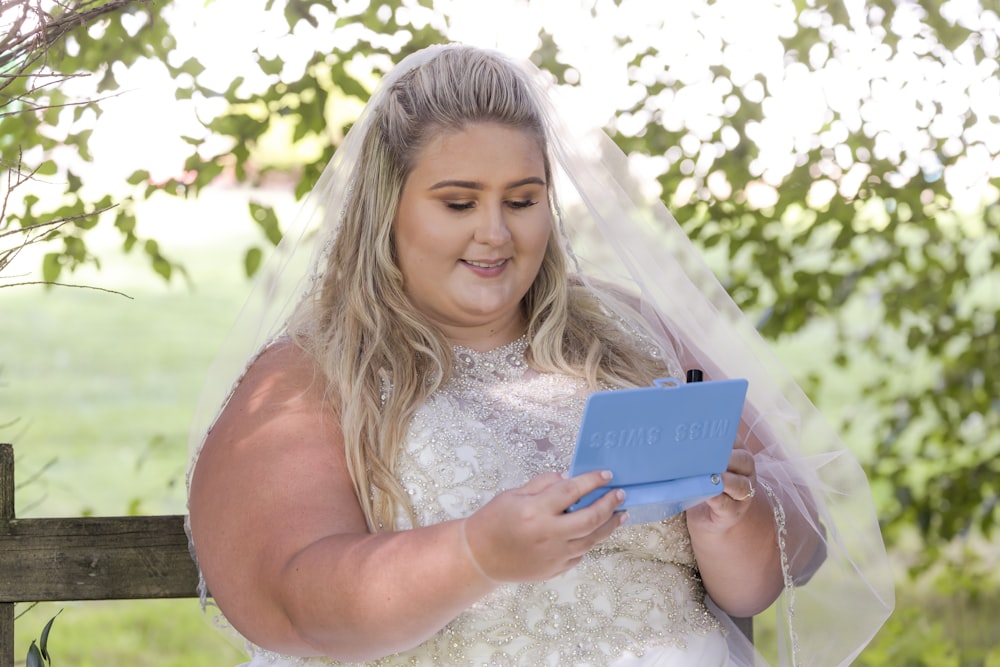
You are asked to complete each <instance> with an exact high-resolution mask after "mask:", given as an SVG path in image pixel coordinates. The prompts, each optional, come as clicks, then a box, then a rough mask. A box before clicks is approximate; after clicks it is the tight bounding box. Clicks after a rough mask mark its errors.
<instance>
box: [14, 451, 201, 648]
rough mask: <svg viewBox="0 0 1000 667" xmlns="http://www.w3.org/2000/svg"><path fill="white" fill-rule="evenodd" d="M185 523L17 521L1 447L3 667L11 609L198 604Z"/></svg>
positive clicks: (178, 519)
mask: <svg viewBox="0 0 1000 667" xmlns="http://www.w3.org/2000/svg"><path fill="white" fill-rule="evenodd" d="M197 587H198V572H197V569H196V568H195V565H194V562H193V561H192V560H191V555H190V553H189V552H188V542H187V536H186V535H185V533H184V517H183V516H180V515H176V516H124V517H80V518H65V519H18V518H17V516H15V513H14V449H13V447H11V445H8V444H0V667H14V604H15V603H17V602H48V601H63V600H132V599H152V598H157V599H158V598H188V597H196V596H197V595H198V593H197Z"/></svg>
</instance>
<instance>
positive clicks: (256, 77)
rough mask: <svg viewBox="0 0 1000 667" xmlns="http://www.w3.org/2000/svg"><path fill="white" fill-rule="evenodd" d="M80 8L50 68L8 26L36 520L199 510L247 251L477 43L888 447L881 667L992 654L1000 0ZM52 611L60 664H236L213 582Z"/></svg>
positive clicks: (24, 11) (9, 294) (12, 161)
mask: <svg viewBox="0 0 1000 667" xmlns="http://www.w3.org/2000/svg"><path fill="white" fill-rule="evenodd" d="M42 4H45V3H42ZM36 6H41V5H37V3H33V2H27V1H24V2H20V1H17V0H15V2H13V3H10V4H9V6H8V5H4V8H3V10H2V11H0V35H3V34H8V35H22V34H29V32H30V30H32V29H34V30H36V33H37V31H38V30H40V26H43V25H44V20H43V18H42V16H41V15H35V14H32V11H33V9H32V8H33V7H36ZM85 8H86V9H88V10H94V12H95V13H93V14H89V15H87V17H86V20H84V17H77V18H78V19H79V20H78V21H76V22H73V21H69V22H65V23H66V24H68V25H70V26H71V27H72V29H71V30H69V31H67V32H58V34H57V31H55V30H54V29H49V30H48V31H47V32H46V33H45V34H46V35H47V37H46V39H51V42H44V40H43V42H41V44H42V45H43V46H46V47H47V48H48V50H47V52H46V57H45V58H43V59H35V60H33V59H32V56H31V53H32V52H31V51H30V49H29V50H24V49H22V50H20V51H18V50H17V48H19V47H17V45H18V44H24V43H27V42H26V41H24V40H21V41H18V40H6V41H3V40H0V42H2V43H3V46H2V47H0V76H3V77H4V78H0V82H2V83H3V88H0V105H2V106H0V153H2V160H3V162H2V164H0V167H2V168H3V171H4V178H3V179H2V183H0V190H2V194H3V202H4V204H3V211H2V212H3V215H2V220H0V287H2V288H3V289H0V440H2V441H8V442H13V443H14V445H15V454H16V470H17V477H18V480H19V488H18V490H17V512H18V514H19V516H23V517H30V516H60V515H77V514H98V515H114V514H156V513H178V512H183V511H184V474H185V470H186V467H187V463H188V444H187V430H188V424H189V422H190V420H191V416H192V412H193V409H194V404H195V402H196V400H197V395H198V391H199V387H200V385H201V382H202V380H203V378H204V375H205V372H206V369H207V367H208V364H209V362H210V360H211V358H212V357H213V355H214V354H215V352H216V351H217V350H218V348H219V346H220V345H221V344H222V340H223V338H224V336H225V334H226V332H227V329H228V327H229V326H230V324H231V322H232V321H233V319H234V317H235V315H236V313H237V312H238V311H239V308H240V306H241V305H242V301H243V299H244V297H245V294H246V292H247V289H248V284H249V283H248V275H252V274H254V273H255V272H256V270H257V269H258V267H259V266H260V264H261V261H262V260H264V259H265V258H266V257H267V255H268V254H269V252H270V249H271V248H272V247H273V245H274V243H275V242H276V241H277V240H278V239H279V238H280V234H281V231H280V230H281V229H282V228H283V227H284V225H285V224H286V223H287V222H288V221H289V220H290V219H291V217H292V216H293V215H294V211H295V202H296V198H297V196H300V195H301V194H302V193H303V192H305V191H307V190H308V188H309V187H310V186H311V184H312V183H313V182H314V181H315V178H316V177H317V175H318V172H319V170H320V169H321V168H322V166H323V165H324V164H325V162H326V161H327V159H328V158H329V155H330V154H331V152H332V150H333V149H334V148H335V146H336V144H337V142H338V141H339V139H340V137H341V136H342V134H343V131H344V128H345V127H346V126H347V125H349V123H350V121H351V120H352V119H353V118H354V115H355V114H356V113H357V110H358V109H359V108H360V106H361V105H362V103H363V101H364V100H365V99H366V98H367V95H368V92H369V91H370V90H371V87H372V85H373V84H374V82H375V81H376V80H377V78H378V76H379V75H380V74H381V73H382V72H384V71H385V70H387V69H388V68H389V67H390V66H391V64H392V63H393V62H396V61H398V60H399V59H400V58H401V57H402V56H403V55H405V54H406V53H408V52H410V51H413V50H416V49H418V48H421V47H422V46H424V45H426V44H430V43H437V42H442V41H447V40H448V39H460V40H462V41H468V42H473V43H479V44H482V45H485V46H499V47H501V48H503V49H504V50H505V51H508V52H512V53H514V54H516V55H524V56H527V57H531V58H532V59H533V60H535V61H536V62H537V63H539V64H540V65H542V66H543V67H545V68H546V69H548V70H549V71H551V72H553V73H554V74H555V75H556V77H557V79H558V81H559V82H560V83H561V84H562V85H564V86H565V87H567V88H568V89H569V90H570V92H571V93H575V94H578V95H579V97H573V98H571V99H575V100H578V101H579V104H577V105H576V106H578V107H579V109H574V111H577V112H578V113H580V115H581V117H582V120H583V121H586V122H588V123H591V124H599V125H604V126H605V127H607V128H608V130H609V132H611V133H612V135H613V136H614V137H615V139H616V141H618V143H619V144H620V145H621V146H622V147H623V148H624V149H625V150H626V151H628V152H630V153H631V154H632V156H633V160H634V163H635V165H636V168H637V169H640V170H642V171H643V172H644V173H645V174H648V175H649V182H650V183H651V185H653V186H654V188H653V189H654V190H655V192H652V194H654V195H659V196H662V197H663V198H664V200H665V201H666V202H667V203H668V205H669V206H670V207H671V210H672V211H673V212H674V213H675V215H676V217H677V218H678V220H680V221H681V223H682V224H683V225H684V227H685V229H686V230H687V231H688V233H689V234H690V236H691V237H692V239H693V240H694V241H695V242H696V243H697V244H698V245H699V246H701V247H702V248H703V249H704V251H705V253H706V257H707V259H708V260H709V262H710V264H711V265H712V267H713V269H714V270H715V271H716V272H717V274H718V275H719V277H720V279H721V280H722V281H723V283H724V284H725V286H726V287H727V289H729V291H730V293H731V294H732V295H733V297H734V299H735V300H736V301H737V302H738V303H739V304H740V306H741V307H742V308H743V309H744V310H745V311H746V312H747V313H749V314H750V315H751V316H752V317H754V318H755V319H756V321H757V322H758V324H759V328H760V330H761V331H762V333H763V334H764V335H765V337H767V338H768V339H769V340H771V341H772V342H773V344H774V347H775V350H776V351H777V353H778V355H779V356H780V357H781V358H782V360H783V361H784V362H785V363H786V364H787V366H788V368H789V369H790V371H791V372H792V374H793V375H794V376H795V377H796V379H798V380H799V382H800V383H801V384H802V385H803V387H804V388H805V389H806V390H807V392H808V393H809V395H810V397H811V398H812V399H813V400H814V402H816V403H817V405H818V406H819V407H820V409H821V410H822V411H823V413H824V414H825V415H826V416H827V418H828V419H829V420H830V421H831V422H832V423H834V424H835V425H836V426H837V427H838V428H839V429H840V431H841V432H842V433H843V435H844V439H845V442H847V443H848V445H849V446H850V447H851V448H852V449H853V450H854V451H855V452H856V453H857V455H858V457H859V458H860V459H861V461H862V463H863V464H864V465H865V467H866V469H867V471H868V472H869V476H870V478H871V480H872V486H873V492H874V497H875V501H876V506H877V509H878V512H879V516H880V520H881V522H882V526H883V532H884V535H885V537H886V540H887V543H888V544H889V546H890V551H891V554H892V557H893V561H894V564H895V566H896V576H897V596H898V599H897V608H896V612H895V613H894V614H893V616H892V617H891V618H890V620H889V622H888V623H887V624H886V625H885V627H884V628H883V629H882V631H881V632H880V633H879V635H878V636H877V637H876V638H875V640H874V641H873V643H872V644H871V646H870V647H869V648H868V649H867V650H866V651H865V652H864V653H863V654H862V656H861V658H860V659H859V662H858V664H866V665H1000V648H998V647H997V645H996V639H995V638H994V635H995V633H996V628H997V622H996V619H997V618H998V617H1000V594H998V590H1000V589H998V586H1000V584H998V581H997V576H996V572H997V571H998V568H997V557H998V553H1000V551H998V549H997V548H996V547H995V546H994V545H993V544H992V542H991V537H992V534H993V531H994V530H995V524H996V520H997V509H996V505H997V498H998V493H1000V458H998V456H997V455H998V454H1000V417H998V414H1000V405H998V399H997V396H998V390H1000V380H998V379H997V378H998V377H1000V374H997V373H995V371H996V370H997V368H998V366H1000V335H998V331H997V326H996V324H997V313H998V311H1000V269H998V268H997V265H998V259H1000V206H998V204H997V200H998V194H997V193H998V183H1000V159H998V156H1000V102H998V100H1000V83H998V80H1000V78H998V66H997V59H998V55H1000V50H998V37H997V35H998V26H1000V19H998V17H997V11H998V7H997V6H996V3H995V1H991V0H980V1H975V0H973V1H970V2H954V1H952V2H934V1H931V0H921V1H916V0H913V1H909V0H902V1H899V2H892V1H888V0H887V1H879V2H869V3H865V4H864V5H861V4H852V3H840V2H832V3H825V4H823V5H822V6H817V5H814V4H813V3H810V2H798V1H796V2H779V1H775V2H763V1H759V0H746V1H744V2H737V1H730V2H708V1H705V2H691V3H660V2H652V1H648V2H647V1H643V0H621V1H620V2H597V1H589V0H565V1H563V0H558V1H550V2H544V1H541V2H540V1H534V0H532V1H530V2H526V1H523V0H514V1H512V2H497V3H476V2H458V1H456V2H446V1H444V0H441V1H438V2H429V1H426V2H417V1H415V0H414V1H412V2H404V1H402V0H396V1H395V2H388V3H366V2H333V1H330V0H327V1H321V0H316V1H312V0H289V1H288V2H284V3H274V2H273V1H268V0H260V1H256V0H253V1H251V0H241V1H240V2H239V3H234V2H232V1H228V0H214V1H213V0H209V1H208V2H202V1H201V0H198V1H194V2H192V1H176V2H172V3H160V2H156V3H154V2H141V1H140V2H124V1H115V0H109V1H98V2H91V3H85ZM47 9H48V10H49V11H50V18H52V17H58V16H60V12H71V11H74V10H72V9H59V7H57V6H56V4H55V3H49V5H47ZM77 9H80V8H77ZM18 17H24V18H25V20H24V21H21V22H20V23H19V22H18V20H17V19H18ZM32 21H34V23H32ZM81 23H82V27H81V26H80V25H79V24H81ZM33 26H34V27H33ZM73 26H75V27H73ZM18 31H20V32H18ZM38 44H39V43H36V48H42V47H41V46H38ZM88 73H89V74H90V76H87V77H83V78H66V77H70V76H73V75H78V74H88ZM23 74H32V75H33V77H34V78H32V76H23ZM35 169H37V171H36V172H34V177H33V178H22V177H23V176H25V175H26V174H28V173H30V172H32V170H35ZM109 206H110V207H112V208H109V209H108V210H106V211H104V212H103V213H101V212H100V211H101V210H102V209H104V208H106V207H109ZM25 241H30V243H28V244H27V245H24V246H23V247H22V244H23V243H24V242H25ZM11 250H15V251H17V252H16V253H10V252H9V251H11ZM35 281H49V282H61V283H71V284H75V285H86V286H91V287H98V288H104V289H108V290H115V291H117V292H122V293H125V294H127V295H128V296H127V297H126V296H122V295H119V294H114V293H110V292H105V291H98V290H94V289H77V288H73V287H52V286H48V287H46V286H41V285H34V284H31V285H28V284H18V283H31V282H35ZM60 608H65V611H63V612H62V614H61V615H60V616H59V618H58V620H57V621H56V622H55V626H54V628H53V631H52V635H51V636H50V640H49V646H50V650H51V651H52V653H53V654H54V656H55V658H56V661H58V662H61V664H74V665H109V664H112V665H118V664H134V665H204V664H213V665H218V664H223V665H225V664H236V663H237V662H239V661H240V655H241V653H240V651H239V649H238V647H235V646H234V645H232V644H231V643H229V642H228V641H227V640H226V639H224V638H223V636H222V634H221V633H220V632H219V631H217V630H216V629H214V628H213V627H211V622H210V620H209V618H208V617H206V616H205V615H203V614H202V612H201V611H200V609H199V607H198V604H197V602H196V601H193V600H191V601H183V600H181V601H150V602H121V603H88V604H58V605H54V604H41V605H38V606H37V607H30V606H29V605H19V607H18V611H19V613H20V612H23V614H24V615H23V616H22V617H21V618H19V620H18V621H17V624H16V633H17V647H16V654H17V655H18V656H19V657H20V656H23V655H24V654H25V652H26V651H27V646H28V644H29V643H30V641H31V640H32V639H34V638H37V637H38V635H39V633H40V632H41V628H42V627H43V626H44V624H45V622H46V621H47V620H48V619H49V618H51V617H52V616H53V615H54V614H55V612H56V611H58V610H59V609H60Z"/></svg>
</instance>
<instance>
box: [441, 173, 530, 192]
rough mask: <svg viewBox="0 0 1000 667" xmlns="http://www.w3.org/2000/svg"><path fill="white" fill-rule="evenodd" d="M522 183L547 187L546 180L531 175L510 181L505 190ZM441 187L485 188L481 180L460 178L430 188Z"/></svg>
mask: <svg viewBox="0 0 1000 667" xmlns="http://www.w3.org/2000/svg"><path fill="white" fill-rule="evenodd" d="M522 185H541V186H542V187H545V180H544V179H541V178H539V177H537V176H529V177H528V178H522V179H521V180H519V181H514V182H513V183H508V184H507V186H506V187H505V188H504V189H505V190H513V189H514V188H519V187H521V186H522ZM441 188H465V189H467V190H485V189H486V186H484V185H483V184H482V183H480V182H479V181H460V180H446V181H440V182H438V183H435V184H434V185H432V186H431V187H429V188H428V190H440V189H441Z"/></svg>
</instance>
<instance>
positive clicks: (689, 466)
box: [569, 378, 747, 523]
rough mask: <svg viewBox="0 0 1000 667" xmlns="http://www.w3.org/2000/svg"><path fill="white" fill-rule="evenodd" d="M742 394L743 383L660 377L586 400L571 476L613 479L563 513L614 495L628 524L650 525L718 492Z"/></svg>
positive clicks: (727, 459)
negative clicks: (621, 498) (618, 493)
mask: <svg viewBox="0 0 1000 667" xmlns="http://www.w3.org/2000/svg"><path fill="white" fill-rule="evenodd" d="M746 393H747V381H746V380H744V379H733V380H714V381H709V382H696V383H688V384H682V383H681V382H679V381H678V380H675V379H673V378H664V379H660V380H656V381H655V382H654V386H651V387H642V388H638V389H619V390H614V391H601V392H596V393H594V394H591V395H590V397H589V398H588V399H587V404H586V407H585V408H584V411H583V420H582V423H581V426H580V433H579V435H578V436H577V442H576V449H575V451H574V453H573V463H572V465H571V466H570V475H571V476H575V475H579V474H582V473H585V472H589V471H591V470H610V471H611V472H612V473H613V474H614V476H613V478H612V479H611V481H610V482H609V483H608V485H607V486H604V487H601V488H600V489H597V490H596V491H593V492H591V493H589V494H587V495H585V496H584V497H583V498H581V499H580V500H579V501H578V502H576V503H575V504H573V505H572V506H571V507H570V508H569V511H573V510H577V509H580V508H582V507H587V506H588V505H590V504H591V503H592V502H594V501H595V500H597V499H598V498H600V497H601V496H603V495H604V494H605V493H607V492H608V491H609V490H611V489H619V488H620V489H624V490H625V502H624V503H623V504H622V506H621V509H622V510H627V511H628V513H629V519H628V523H648V522H650V521H661V520H663V519H666V518H667V517H670V516H672V515H674V514H677V513H679V512H683V511H685V510H687V509H688V508H690V507H694V506H695V505H697V504H698V503H701V502H703V501H705V500H707V499H708V498H711V497H712V496H716V495H719V494H720V493H722V473H723V472H724V471H725V470H726V467H727V466H728V465H729V456H730V454H731V453H732V450H733V444H734V443H735V441H736V429H737V427H738V426H739V423H740V416H741V415H742V413H743V403H744V401H745V400H746Z"/></svg>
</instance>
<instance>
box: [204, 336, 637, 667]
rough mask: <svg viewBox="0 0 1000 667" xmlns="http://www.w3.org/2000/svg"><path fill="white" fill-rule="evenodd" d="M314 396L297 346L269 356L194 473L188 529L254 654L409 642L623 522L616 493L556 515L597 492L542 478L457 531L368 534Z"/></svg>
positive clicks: (319, 395) (394, 646) (320, 389)
mask: <svg viewBox="0 0 1000 667" xmlns="http://www.w3.org/2000/svg"><path fill="white" fill-rule="evenodd" d="M325 389H326V383H325V380H324V378H323V376H322V373H321V372H320V371H319V370H318V369H317V368H316V367H315V366H314V365H313V363H312V361H311V360H310V359H309V358H308V356H307V355H306V354H305V353H303V352H302V351H301V350H299V349H298V348H297V347H295V346H294V345H292V344H291V343H282V344H279V345H276V346H274V347H273V348H271V349H269V350H267V351H266V352H264V353H263V354H262V355H261V356H260V358H259V359H258V360H257V361H256V362H254V364H253V365H252V367H251V368H250V370H249V371H248V372H247V375H246V376H245V377H244V379H243V380H242V381H241V382H240V385H239V387H238V388H237V389H236V391H235V393H234V394H233V396H232V398H231V399H230V401H229V403H228V405H227V406H226V408H225V410H224V411H223V413H222V415H221V416H220V418H219V420H218V421H217V423H216V424H215V426H214V427H213V429H212V431H211V433H210V434H209V436H208V438H207V440H206V443H205V446H204V448H203V450H202V452H201V455H200V457H199V460H198V463H197V466H196V468H195V471H194V474H193V477H192V481H191V495H190V513H191V528H192V533H193V538H194V544H195V547H196V551H197V554H198V559H199V563H200V565H201V567H202V570H203V572H204V575H205V579H206V582H207V583H208V587H209V589H210V590H211V592H212V596H213V597H214V598H215V600H216V602H217V603H218V604H219V607H220V609H221V610H222V611H223V613H224V614H225V615H226V617H227V619H228V620H229V621H230V622H231V623H232V624H233V626H234V627H235V628H236V629H237V630H239V631H240V633H241V634H243V635H244V636H245V637H247V638H248V639H249V640H251V641H252V642H254V643H256V644H258V645H260V646H263V647H265V648H267V649H269V650H273V651H279V652H284V653H290V654H296V655H328V656H331V657H334V658H339V659H345V660H365V659H372V658H376V657H380V656H383V655H387V654H389V653H393V652H396V651H400V650H405V649H408V648H411V647H413V646H415V645H417V644H419V643H421V642H422V641H424V640H425V639H427V638H428V637H430V636H431V635H433V634H434V633H435V632H437V631H438V630H439V629H440V628H441V627H443V626H444V625H445V624H446V623H448V621H450V620H451V619H453V618H454V617H455V616H456V615H458V614H459V613H460V612H461V611H462V610H464V609H465V608H466V607H468V606H469V605H470V604H472V603H473V602H475V601H476V600H478V599H479V598H481V597H482V596H483V595H485V594H486V593H488V592H489V591H491V590H492V589H493V588H494V587H495V585H496V583H497V582H496V581H495V580H505V581H513V580H531V579H540V578H547V577H549V576H554V575H555V574H559V573H560V572H562V571H564V570H565V569H568V568H569V567H572V565H574V564H575V563H576V562H577V561H578V560H579V558H580V557H582V555H583V553H585V552H586V551H587V550H589V549H590V548H591V547H592V546H593V545H594V544H596V543H597V542H599V541H601V540H603V539H605V538H606V537H607V536H608V535H609V534H610V532H611V531H612V530H613V529H614V528H615V527H617V525H618V524H619V518H618V517H613V516H612V515H613V512H614V509H615V507H617V505H618V504H619V502H620V501H616V499H613V498H609V499H607V500H606V501H605V502H603V503H601V504H600V505H599V506H596V507H595V510H594V511H593V512H590V513H589V514H587V515H585V516H579V517H577V516H576V515H577V514H581V513H580V512H576V513H572V514H568V515H567V514H562V511H561V509H559V506H560V504H561V503H563V502H565V503H566V505H563V506H562V509H565V506H568V505H569V504H570V503H572V502H574V501H575V500H576V498H579V497H580V496H581V495H583V494H584V493H587V492H589V491H590V490H592V489H594V488H598V487H600V486H601V485H603V484H604V483H605V482H606V480H605V479H603V478H601V477H600V475H599V474H597V473H595V474H593V475H591V476H589V477H580V478H575V479H572V480H567V479H563V478H562V477H560V476H559V475H555V474H553V475H544V476H541V477H539V478H535V480H532V482H530V483H529V484H528V485H527V486H525V487H523V488H522V489H517V490H514V491H509V492H506V493H503V494H500V495H499V496H497V498H495V499H493V500H492V501H491V502H490V503H487V505H485V506H484V507H483V508H481V509H480V510H479V511H478V512H476V513H475V514H473V515H472V516H471V517H469V518H468V519H467V520H466V521H467V523H468V525H467V526H465V525H463V521H450V522H446V523H442V524H438V525H433V526H428V527H423V528H418V529H415V530H407V531H401V532H385V533H379V534H374V535H373V534H370V533H369V532H368V530H367V527H366V524H365V520H364V516H363V514H362V512H361V508H360V506H359V504H358V501H357V498H356V496H355V492H354V486H353V484H352V483H351V480H350V476H349V474H348V471H347V466H346V460H345V456H344V449H343V439H342V436H341V434H340V430H339V427H338V424H337V421H336V419H335V417H334V416H333V414H332V411H331V410H330V409H329V406H328V404H327V402H326V399H325V397H324V393H325ZM609 495H610V494H609ZM466 533H467V537H466ZM472 554H474V556H472V557H470V555H472ZM474 559H475V560H474ZM477 561H478V562H477Z"/></svg>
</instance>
